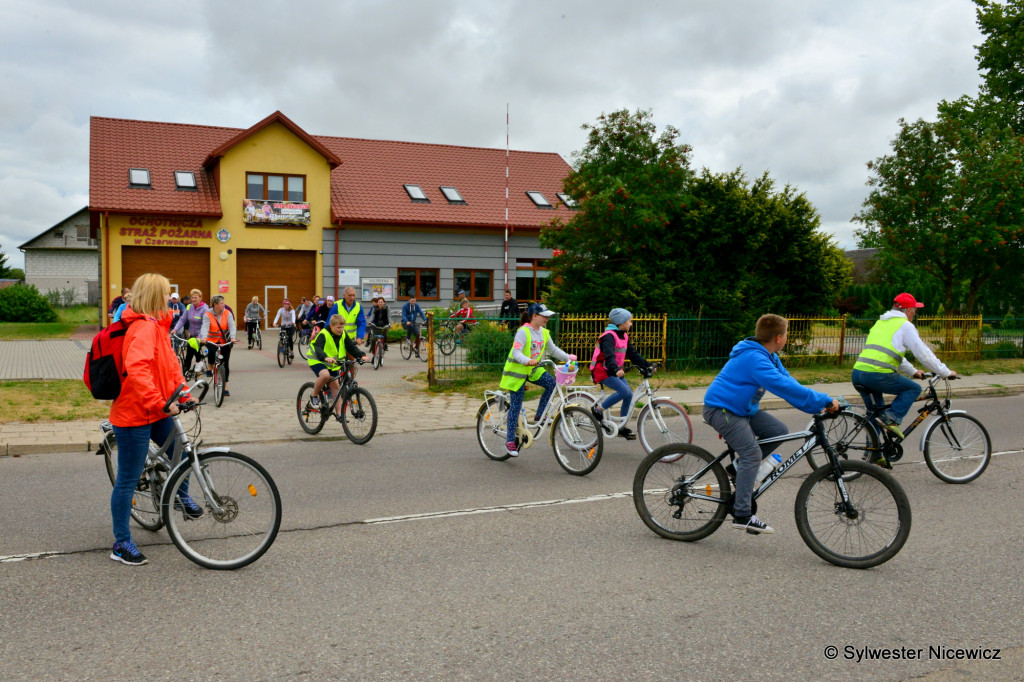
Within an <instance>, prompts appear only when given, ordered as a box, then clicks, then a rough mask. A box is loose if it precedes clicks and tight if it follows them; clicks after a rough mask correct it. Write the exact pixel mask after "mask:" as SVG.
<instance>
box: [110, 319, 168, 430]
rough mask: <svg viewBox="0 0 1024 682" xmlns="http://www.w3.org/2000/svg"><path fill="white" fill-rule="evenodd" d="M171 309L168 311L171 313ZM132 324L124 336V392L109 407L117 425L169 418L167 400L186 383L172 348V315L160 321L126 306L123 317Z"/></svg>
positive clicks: (122, 390) (122, 380) (136, 424)
mask: <svg viewBox="0 0 1024 682" xmlns="http://www.w3.org/2000/svg"><path fill="white" fill-rule="evenodd" d="M169 312H170V311H165V313H169ZM121 319H122V320H124V321H125V322H127V323H131V325H130V326H129V327H128V331H127V332H126V333H125V337H124V349H123V350H124V371H125V372H126V373H127V376H125V377H123V378H122V379H121V395H119V396H117V398H116V399H115V400H114V402H113V404H111V406H110V423H111V424H113V425H114V426H144V425H146V424H153V423H154V422H158V421H160V420H161V419H163V418H165V417H167V416H168V415H167V413H166V412H164V411H163V407H164V403H166V402H167V399H168V398H170V397H171V394H172V393H174V389H176V388H177V387H178V385H179V384H181V383H184V381H185V377H183V376H182V375H181V365H179V364H178V359H177V357H176V356H175V355H174V351H173V350H172V349H171V339H170V336H169V333H170V328H171V327H170V325H171V320H172V318H171V315H170V314H164V315H163V316H162V317H161V318H160V319H159V320H158V319H156V318H153V317H151V316H149V315H142V314H141V313H137V312H135V311H134V310H132V309H131V308H125V311H124V314H123V315H122V317H121Z"/></svg>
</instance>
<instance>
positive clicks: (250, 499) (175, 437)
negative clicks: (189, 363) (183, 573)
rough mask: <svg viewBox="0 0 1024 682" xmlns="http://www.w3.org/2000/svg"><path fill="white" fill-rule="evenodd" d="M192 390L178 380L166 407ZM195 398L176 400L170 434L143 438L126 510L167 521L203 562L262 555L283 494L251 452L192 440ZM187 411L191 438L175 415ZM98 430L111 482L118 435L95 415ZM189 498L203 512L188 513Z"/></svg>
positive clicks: (138, 517)
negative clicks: (145, 450) (158, 439)
mask: <svg viewBox="0 0 1024 682" xmlns="http://www.w3.org/2000/svg"><path fill="white" fill-rule="evenodd" d="M199 383H202V384H204V385H205V382H203V381H200V382H199ZM197 385H198V384H197ZM194 388H195V386H193V387H192V389H194ZM192 389H188V390H185V385H184V384H182V385H181V386H179V387H178V389H177V390H176V391H175V392H174V394H173V395H172V396H171V397H170V398H169V399H168V400H167V403H166V404H165V405H164V411H165V412H166V411H167V409H168V408H169V407H170V406H171V404H172V403H173V402H174V401H175V400H177V398H178V397H179V396H180V395H182V394H188V393H189V391H191V390H192ZM201 405H202V403H200V402H196V403H184V404H179V406H178V407H179V410H180V411H179V413H178V414H176V415H174V416H173V419H174V431H173V432H172V433H171V435H170V437H168V439H167V441H166V442H165V443H164V444H163V446H161V447H159V448H158V447H157V446H156V445H155V444H154V443H150V444H149V454H148V455H147V457H146V465H145V468H144V469H143V470H142V476H140V477H139V483H138V485H137V486H136V489H135V494H134V496H133V497H132V508H131V517H132V519H134V521H135V522H136V523H137V524H139V526H141V527H142V528H145V529H146V530H149V531H153V532H156V531H158V530H160V529H161V528H163V527H165V526H166V528H167V534H168V535H170V536H171V541H172V542H173V543H174V546H175V547H177V548H178V550H179V551H180V552H181V553H182V554H184V555H185V556H186V557H188V558H189V559H190V560H192V561H194V562H195V563H197V564H199V565H200V566H202V567H204V568H210V569H236V568H242V567H243V566H247V565H249V564H251V563H252V562H254V561H256V560H257V559H259V558H260V557H261V556H263V554H265V553H266V551H267V550H268V549H270V546H271V545H272V544H273V542H274V539H275V538H276V537H277V532H278V530H279V529H280V527H281V495H280V493H279V492H278V490H277V485H276V484H275V483H274V479H273V478H272V477H271V476H270V474H269V473H268V472H267V470H266V469H264V468H263V466H261V465H260V464H259V463H258V462H256V461H255V460H253V459H251V458H250V457H247V456H245V455H242V454H240V453H237V452H233V451H232V450H230V449H228V448H223V447H217V448H204V449H199V445H200V443H196V442H194V439H195V438H198V430H199V428H200V427H199V424H200V420H199V412H200V410H199V408H200V406H201ZM189 413H192V414H194V415H195V416H196V427H195V430H196V433H195V434H193V436H192V437H190V436H189V433H188V430H186V429H185V427H184V426H183V425H182V422H181V416H182V415H185V414H189ZM100 429H101V431H102V432H103V441H102V442H101V444H100V448H99V451H98V452H97V454H103V456H104V461H105V464H106V467H107V475H108V477H109V478H110V483H111V485H114V484H115V483H116V482H117V440H116V439H115V438H114V430H113V427H112V426H111V425H110V422H109V421H103V422H101V423H100ZM175 444H177V446H178V447H175ZM197 487H198V492H197V490H196V489H197ZM188 497H190V498H191V499H192V500H193V501H194V502H195V503H196V504H197V505H198V506H199V507H200V508H201V509H202V510H203V513H202V515H201V516H198V517H194V518H193V516H191V515H188V514H187V512H186V511H185V509H184V507H183V506H182V504H181V502H182V501H183V500H184V499H186V498H188Z"/></svg>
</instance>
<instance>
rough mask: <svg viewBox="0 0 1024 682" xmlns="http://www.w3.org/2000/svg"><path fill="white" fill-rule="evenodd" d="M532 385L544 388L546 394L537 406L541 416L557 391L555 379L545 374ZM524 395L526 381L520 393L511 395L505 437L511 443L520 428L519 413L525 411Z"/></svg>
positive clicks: (514, 392)
mask: <svg viewBox="0 0 1024 682" xmlns="http://www.w3.org/2000/svg"><path fill="white" fill-rule="evenodd" d="M531 383H534V384H537V385H539V386H543V387H544V394H543V395H542V396H541V397H540V403H539V404H538V405H537V414H538V415H540V414H542V413H543V412H544V408H545V407H547V406H548V401H549V400H550V399H551V393H552V392H553V391H554V390H555V378H554V377H553V376H551V375H550V374H548V373H547V372H544V373H543V374H541V375H540V377H538V378H537V380H536V381H534V382H531ZM524 393H526V382H525V381H524V382H523V385H522V386H520V387H519V390H518V391H512V393H511V394H509V406H508V422H507V423H506V426H505V429H506V431H507V433H506V434H505V435H506V436H507V439H508V441H509V442H510V443H511V442H512V441H514V440H515V439H516V429H517V428H518V426H519V412H520V411H522V409H523V394H524Z"/></svg>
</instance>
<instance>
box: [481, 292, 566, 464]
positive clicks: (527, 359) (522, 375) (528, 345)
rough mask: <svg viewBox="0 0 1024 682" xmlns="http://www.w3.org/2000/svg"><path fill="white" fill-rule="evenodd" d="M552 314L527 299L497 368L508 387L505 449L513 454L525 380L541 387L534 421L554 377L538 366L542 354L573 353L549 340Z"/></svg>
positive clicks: (561, 355)
mask: <svg viewBox="0 0 1024 682" xmlns="http://www.w3.org/2000/svg"><path fill="white" fill-rule="evenodd" d="M554 314H555V311H554V310H548V307H547V306H546V305H544V304H543V303H531V304H530V306H529V307H528V308H527V309H526V312H525V313H523V318H522V323H523V324H522V326H521V327H520V328H519V330H518V331H517V332H516V336H515V339H514V340H513V341H512V350H510V351H509V352H508V359H507V360H505V367H504V369H502V371H501V384H500V386H501V388H502V389H503V390H506V391H509V393H510V395H509V406H508V424H507V434H506V436H507V437H506V441H507V442H506V443H505V451H506V452H507V453H508V454H510V455H512V456H513V457H518V456H519V445H518V444H517V443H516V428H517V427H518V426H519V412H520V411H521V410H522V409H523V393H525V392H526V382H527V381H530V382H531V383H534V384H538V385H540V386H543V387H544V394H543V395H542V396H541V397H540V404H539V405H537V414H536V415H535V416H534V418H533V419H534V421H537V419H538V418H540V415H541V414H542V413H543V412H544V408H545V407H547V404H548V400H550V399H551V392H552V391H554V390H555V378H554V377H553V376H551V375H550V374H548V373H547V372H545V371H544V369H543V368H541V367H538V365H539V364H540V362H541V360H543V359H544V356H545V354H550V355H551V356H552V357H554V358H555V359H556V360H559V361H562V362H565V361H569V360H575V359H576V356H575V355H571V354H569V353H566V352H565V351H563V350H562V349H561V348H559V347H558V346H556V345H555V344H554V342H552V341H551V332H549V331H548V329H547V326H548V319H549V318H550V317H551V316H552V315H554Z"/></svg>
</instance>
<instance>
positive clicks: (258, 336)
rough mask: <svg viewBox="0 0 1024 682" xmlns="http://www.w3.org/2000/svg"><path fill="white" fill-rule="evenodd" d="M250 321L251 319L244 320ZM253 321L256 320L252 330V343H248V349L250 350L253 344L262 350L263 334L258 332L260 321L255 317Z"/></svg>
mask: <svg viewBox="0 0 1024 682" xmlns="http://www.w3.org/2000/svg"><path fill="white" fill-rule="evenodd" d="M250 321H251V320H246V322H250ZM255 322H256V327H255V329H256V331H254V332H253V333H252V343H250V344H249V350H252V347H253V346H256V349H257V350H263V334H262V333H260V321H259V319H257V320H255Z"/></svg>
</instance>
